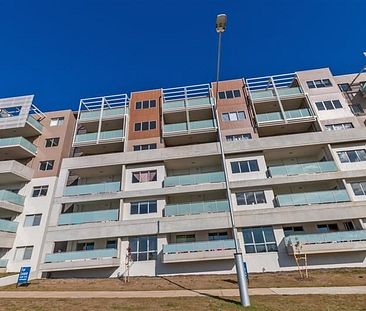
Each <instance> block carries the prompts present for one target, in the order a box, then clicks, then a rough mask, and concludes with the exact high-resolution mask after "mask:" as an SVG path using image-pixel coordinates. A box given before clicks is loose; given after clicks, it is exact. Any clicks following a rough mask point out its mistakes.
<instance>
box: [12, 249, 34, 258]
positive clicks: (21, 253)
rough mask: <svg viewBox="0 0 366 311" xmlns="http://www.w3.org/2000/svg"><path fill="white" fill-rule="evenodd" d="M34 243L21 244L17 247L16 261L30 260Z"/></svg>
mask: <svg viewBox="0 0 366 311" xmlns="http://www.w3.org/2000/svg"><path fill="white" fill-rule="evenodd" d="M33 248H34V247H33V245H27V246H19V247H17V248H16V249H15V254H14V261H21V260H30V259H31V258H32V254H33Z"/></svg>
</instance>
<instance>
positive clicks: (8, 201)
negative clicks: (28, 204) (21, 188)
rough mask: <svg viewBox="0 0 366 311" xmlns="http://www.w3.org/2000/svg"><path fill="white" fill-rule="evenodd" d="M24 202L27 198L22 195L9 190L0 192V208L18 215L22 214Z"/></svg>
mask: <svg viewBox="0 0 366 311" xmlns="http://www.w3.org/2000/svg"><path fill="white" fill-rule="evenodd" d="M24 200H25V197H23V196H22V195H20V194H17V193H14V192H11V191H7V190H0V208H3V209H6V210H9V211H12V212H16V213H22V212H23V205H24Z"/></svg>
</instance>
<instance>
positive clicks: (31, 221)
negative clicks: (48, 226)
mask: <svg viewBox="0 0 366 311" xmlns="http://www.w3.org/2000/svg"><path fill="white" fill-rule="evenodd" d="M41 219H42V214H34V215H26V216H25V221H24V227H35V226H39V225H40V223H41Z"/></svg>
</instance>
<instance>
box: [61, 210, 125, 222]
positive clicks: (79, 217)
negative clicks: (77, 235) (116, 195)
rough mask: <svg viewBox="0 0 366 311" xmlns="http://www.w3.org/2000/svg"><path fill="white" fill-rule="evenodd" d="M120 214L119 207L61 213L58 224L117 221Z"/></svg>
mask: <svg viewBox="0 0 366 311" xmlns="http://www.w3.org/2000/svg"><path fill="white" fill-rule="evenodd" d="M118 214H119V210H117V209H113V210H105V211H93V212H79V213H67V214H61V215H60V217H59V219H58V225H59V226H63V225H80V224H85V223H92V222H107V221H117V220H118Z"/></svg>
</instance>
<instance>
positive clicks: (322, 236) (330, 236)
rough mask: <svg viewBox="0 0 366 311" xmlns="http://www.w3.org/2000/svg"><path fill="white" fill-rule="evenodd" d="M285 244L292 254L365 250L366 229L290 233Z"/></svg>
mask: <svg viewBox="0 0 366 311" xmlns="http://www.w3.org/2000/svg"><path fill="white" fill-rule="evenodd" d="M285 245H286V247H287V253H288V254H290V255H292V254H294V253H295V254H323V253H338V252H355V251H365V250H366V230H357V231H344V232H329V233H315V234H301V235H290V236H288V237H285Z"/></svg>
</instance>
